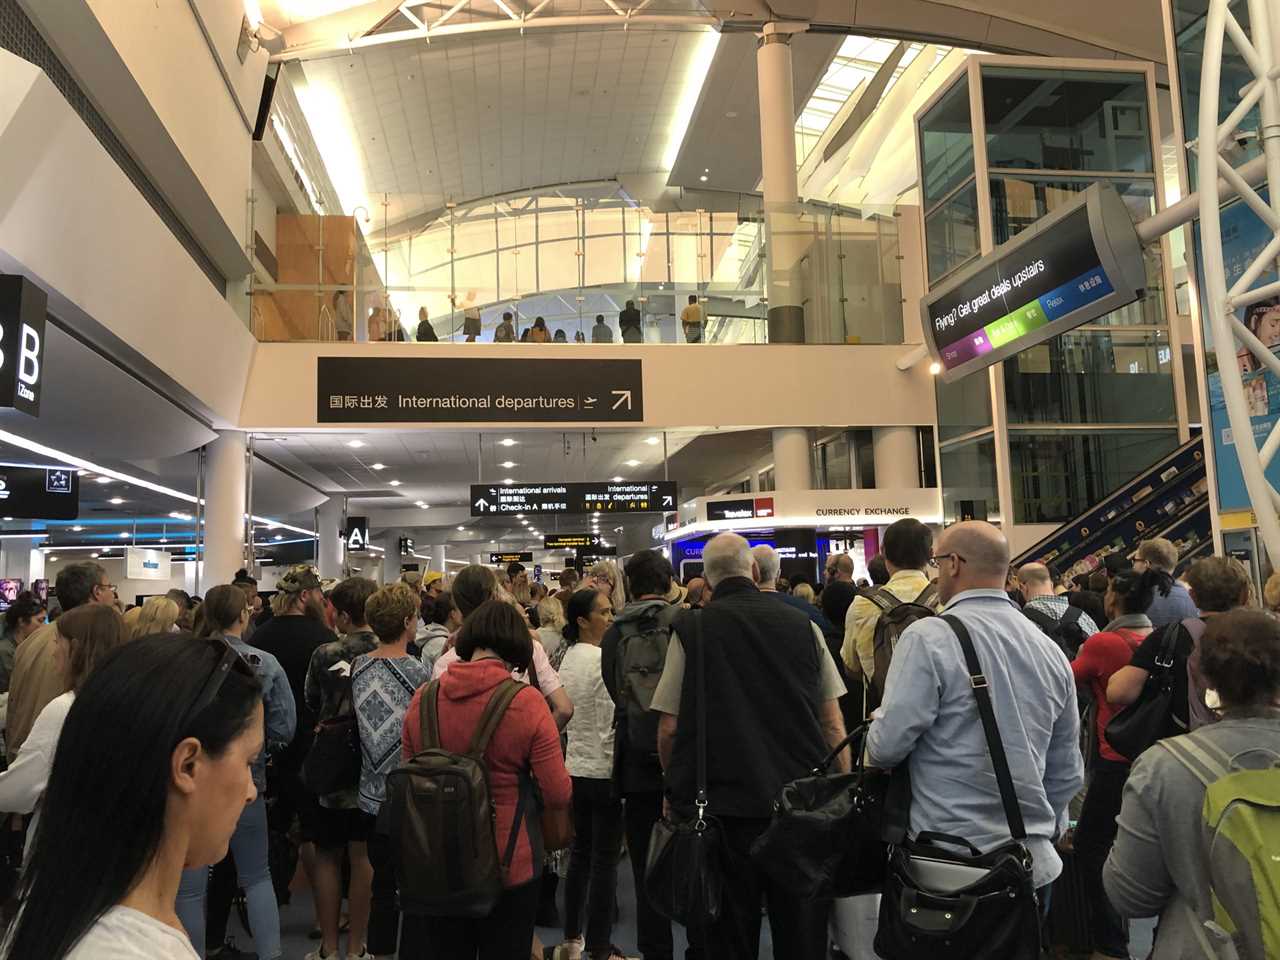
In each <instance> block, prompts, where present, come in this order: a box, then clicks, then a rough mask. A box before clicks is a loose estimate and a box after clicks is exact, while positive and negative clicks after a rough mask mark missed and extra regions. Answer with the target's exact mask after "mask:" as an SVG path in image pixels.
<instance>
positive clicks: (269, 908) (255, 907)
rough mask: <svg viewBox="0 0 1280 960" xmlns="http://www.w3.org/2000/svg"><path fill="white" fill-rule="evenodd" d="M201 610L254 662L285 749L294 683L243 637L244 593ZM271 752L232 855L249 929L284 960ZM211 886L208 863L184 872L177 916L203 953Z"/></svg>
mask: <svg viewBox="0 0 1280 960" xmlns="http://www.w3.org/2000/svg"><path fill="white" fill-rule="evenodd" d="M200 609H201V610H202V611H204V618H203V620H202V622H201V631H202V633H201V637H202V638H203V639H206V640H215V641H218V642H220V643H221V644H222V645H223V646H225V647H228V648H230V649H231V650H233V651H234V652H235V653H237V654H239V656H240V657H241V658H242V659H243V660H244V661H245V662H246V663H248V664H249V665H250V666H251V667H252V668H253V671H254V673H255V675H256V676H257V677H258V679H259V680H260V681H261V684H262V699H263V710H264V715H265V724H266V729H265V738H266V743H267V746H268V748H270V747H276V748H279V747H281V746H284V745H286V744H288V743H289V741H290V740H292V739H293V734H294V727H295V725H296V724H297V711H296V707H295V706H294V701H293V693H292V691H291V690H290V689H289V680H288V678H287V677H286V676H285V673H284V668H283V667H282V666H280V661H279V660H277V659H276V658H275V657H274V656H272V655H271V654H269V653H267V652H266V651H265V650H259V649H257V648H256V647H250V646H249V645H248V644H247V643H245V642H244V640H243V639H242V637H243V635H244V629H245V627H246V626H247V625H248V623H249V617H250V616H251V614H252V612H253V611H252V608H251V607H250V606H249V600H248V598H247V597H246V596H245V594H244V591H243V590H242V589H240V588H239V587H233V586H231V585H230V584H222V585H220V586H217V587H214V588H213V589H212V590H210V591H209V592H208V593H207V594H205V598H204V603H203V604H201V606H200ZM266 754H267V751H266V750H262V751H259V754H258V756H257V758H256V759H255V760H254V762H253V771H252V772H253V785H254V787H256V788H257V792H258V797H257V799H256V800H252V801H251V802H250V803H249V805H248V806H247V807H245V808H244V810H243V811H242V812H241V814H240V819H239V821H238V822H237V824H236V826H235V831H234V833H232V835H231V852H232V853H233V854H234V856H235V861H236V872H237V874H238V875H239V880H240V887H241V889H243V890H244V893H245V902H246V905H247V906H248V910H249V925H250V926H251V927H253V941H254V944H255V946H256V947H257V948H258V956H259V957H261V958H262V960H276V958H277V957H279V956H280V907H279V905H278V904H277V903H276V892H275V888H274V887H273V886H272V885H271V869H270V866H269V865H268V861H267V805H266V799H265V797H264V796H262V794H263V791H264V790H265V789H266V767H267V758H266ZM208 888H209V871H208V869H207V868H206V866H205V864H204V863H203V862H202V863H199V864H191V865H190V868H189V869H187V870H185V871H184V872H183V874H182V884H181V886H180V887H179V888H178V891H177V912H178V916H179V917H181V918H182V925H183V926H184V927H186V929H187V933H188V934H190V936H191V942H192V943H193V944H195V947H196V949H197V950H203V949H204V945H205V936H204V935H205V893H206V891H207V890H208Z"/></svg>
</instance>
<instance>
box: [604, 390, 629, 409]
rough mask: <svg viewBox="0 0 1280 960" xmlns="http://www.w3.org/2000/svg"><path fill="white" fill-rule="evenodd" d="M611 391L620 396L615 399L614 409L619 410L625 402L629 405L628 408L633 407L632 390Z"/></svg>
mask: <svg viewBox="0 0 1280 960" xmlns="http://www.w3.org/2000/svg"><path fill="white" fill-rule="evenodd" d="M609 392H610V393H612V394H613V395H614V396H615V397H617V398H618V399H617V400H615V401H613V409H614V410H617V409H618V408H619V407H620V406H622V405H623V404H624V403H625V404H626V405H627V409H628V410H630V409H631V391H630V390H610V391H609Z"/></svg>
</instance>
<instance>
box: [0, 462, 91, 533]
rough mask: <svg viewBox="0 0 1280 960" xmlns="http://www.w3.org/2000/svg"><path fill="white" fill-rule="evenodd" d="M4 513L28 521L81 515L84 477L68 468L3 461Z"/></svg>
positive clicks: (0, 505)
mask: <svg viewBox="0 0 1280 960" xmlns="http://www.w3.org/2000/svg"><path fill="white" fill-rule="evenodd" d="M0 514H4V515H5V516H6V517H14V518H18V517H21V518H22V519H24V520H74V519H76V517H78V516H79V515H80V477H79V475H78V474H77V473H76V472H75V471H74V470H72V469H69V468H67V467H14V466H9V465H6V464H0Z"/></svg>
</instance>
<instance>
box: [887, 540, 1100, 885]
mask: <svg viewBox="0 0 1280 960" xmlns="http://www.w3.org/2000/svg"><path fill="white" fill-rule="evenodd" d="M930 563H931V564H933V565H935V566H936V567H937V570H938V595H939V597H940V598H941V599H942V601H943V603H944V604H945V606H944V607H943V610H942V612H943V614H944V615H950V616H954V617H955V618H956V619H957V620H959V621H961V623H962V624H963V625H964V626H965V627H966V628H967V629H968V631H969V633H970V635H971V636H972V638H973V645H974V647H975V649H976V650H977V654H978V659H979V661H980V662H981V664H982V671H983V675H984V676H985V677H986V680H987V686H988V687H989V688H990V691H991V700H992V702H993V705H994V708H995V715H996V720H997V725H998V726H999V730H1000V737H1001V740H1002V741H1003V743H1004V748H1005V752H1006V754H1007V756H1008V760H1009V769H1010V772H1011V773H1012V775H1013V782H1014V784H1015V787H1016V793H1017V798H1018V805H1019V807H1020V809H1021V811H1022V816H1023V820H1024V821H1025V825H1026V831H1027V840H1026V846H1027V849H1028V850H1029V851H1030V853H1031V858H1032V878H1033V881H1034V883H1035V886H1036V888H1037V889H1039V888H1041V887H1045V886H1047V885H1048V884H1049V883H1050V882H1052V881H1053V880H1054V878H1056V877H1057V876H1058V874H1059V873H1061V872H1062V860H1061V859H1060V858H1059V857H1058V852H1057V851H1056V850H1055V849H1054V845H1053V844H1054V839H1055V838H1056V837H1058V836H1059V835H1061V834H1063V833H1065V831H1066V828H1067V804H1068V803H1069V802H1070V800H1071V798H1072V797H1073V796H1075V794H1076V791H1078V790H1079V789H1080V786H1081V784H1082V783H1083V782H1084V761H1083V760H1082V759H1081V756H1080V746H1079V733H1080V717H1079V713H1078V712H1077V709H1076V687H1075V680H1074V678H1073V676H1072V673H1071V666H1070V664H1068V662H1067V659H1066V657H1064V656H1063V655H1062V651H1061V650H1059V649H1058V647H1057V646H1056V645H1055V644H1054V642H1053V641H1052V640H1050V639H1049V638H1048V637H1047V636H1045V634H1044V633H1042V632H1041V631H1040V629H1039V628H1038V627H1037V626H1036V625H1035V624H1034V623H1032V622H1031V621H1030V620H1028V619H1027V618H1026V617H1024V616H1023V615H1022V612H1021V611H1020V610H1019V609H1018V607H1017V606H1016V605H1015V604H1014V602H1013V601H1012V600H1010V599H1009V596H1008V594H1006V593H1005V591H1004V583H1005V577H1006V576H1007V574H1008V572H1009V543H1008V541H1007V540H1005V538H1004V534H1002V533H1001V532H1000V531H999V530H998V529H996V528H995V527H993V526H992V525H991V524H989V523H985V522H982V521H975V520H971V521H967V522H964V523H957V524H955V525H954V526H951V527H948V528H947V529H946V530H945V531H944V532H943V534H942V536H941V537H940V538H939V540H938V545H937V548H936V549H935V551H934V554H933V556H932V557H931V558H930ZM867 757H868V761H869V762H870V763H871V764H873V765H874V766H877V767H883V768H889V767H895V766H897V765H898V764H900V763H902V762H904V761H905V762H907V763H908V764H909V767H910V772H911V797H912V803H911V824H910V830H911V833H912V834H918V833H920V832H921V831H925V830H933V831H936V832H938V833H945V834H949V835H951V836H957V837H963V838H964V839H966V840H968V841H969V842H970V843H972V844H974V845H975V846H976V847H978V849H980V850H989V849H992V848H994V847H995V846H997V845H999V844H1001V843H1008V842H1009V840H1010V835H1009V825H1008V821H1007V819H1006V817H1005V812H1004V807H1003V805H1002V804H1001V800H1000V791H999V789H998V787H997V784H996V779H995V777H994V776H993V775H992V772H991V770H992V766H991V760H990V758H989V755H988V752H987V741H986V738H985V736H984V734H983V730H982V723H981V721H980V719H979V716H978V709H977V704H976V701H975V699H974V696H973V691H972V685H971V683H970V675H969V671H968V670H967V669H966V667H965V661H964V655H963V652H962V650H961V647H960V642H959V641H958V640H957V639H956V635H955V632H954V631H953V630H952V628H951V626H950V625H949V624H948V623H947V622H946V621H945V620H943V619H942V618H941V617H929V618H926V619H923V620H918V621H916V622H915V623H913V624H912V625H911V626H909V627H908V628H907V629H906V630H905V631H904V632H903V633H902V636H901V637H899V639H898V647H897V649H896V650H895V651H894V654H893V661H892V664H891V666H890V667H889V675H888V678H887V683H886V686H885V696H884V702H883V703H882V704H881V705H880V709H879V710H877V711H876V713H875V715H874V720H873V722H872V724H871V730H870V731H869V732H868V734H867Z"/></svg>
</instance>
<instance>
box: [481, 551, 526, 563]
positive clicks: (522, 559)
mask: <svg viewBox="0 0 1280 960" xmlns="http://www.w3.org/2000/svg"><path fill="white" fill-rule="evenodd" d="M489 562H490V563H493V564H498V563H501V564H507V563H533V554H532V553H491V554H489Z"/></svg>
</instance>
